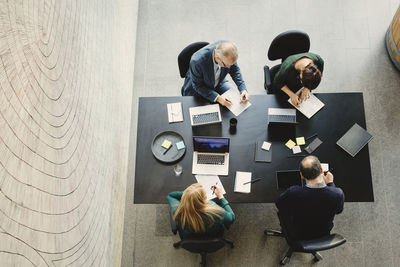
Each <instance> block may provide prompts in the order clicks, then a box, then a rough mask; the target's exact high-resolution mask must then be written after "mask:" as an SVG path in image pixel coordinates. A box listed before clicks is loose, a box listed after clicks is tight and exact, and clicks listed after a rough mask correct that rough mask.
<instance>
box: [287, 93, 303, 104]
mask: <svg viewBox="0 0 400 267" xmlns="http://www.w3.org/2000/svg"><path fill="white" fill-rule="evenodd" d="M290 101H291V102H292V104H293V105H294V106H296V107H299V106H300V103H301V102H300V99H299V97H298V96H297V95H296V94H295V93H291V94H290Z"/></svg>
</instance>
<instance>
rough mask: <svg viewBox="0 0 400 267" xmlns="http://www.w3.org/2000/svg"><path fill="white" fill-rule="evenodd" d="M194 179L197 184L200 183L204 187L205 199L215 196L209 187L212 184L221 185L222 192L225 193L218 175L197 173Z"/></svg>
mask: <svg viewBox="0 0 400 267" xmlns="http://www.w3.org/2000/svg"><path fill="white" fill-rule="evenodd" d="M195 177H196V180H197V182H198V183H199V184H201V185H202V186H203V187H204V190H206V194H207V200H210V199H213V198H215V197H217V196H216V195H215V193H214V192H213V190H212V189H211V187H212V186H213V185H218V186H220V187H222V194H224V195H225V193H226V192H225V189H224V186H223V185H222V183H221V180H220V179H219V177H218V175H201V174H197V175H195Z"/></svg>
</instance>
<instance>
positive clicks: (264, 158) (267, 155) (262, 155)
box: [254, 141, 272, 162]
mask: <svg viewBox="0 0 400 267" xmlns="http://www.w3.org/2000/svg"><path fill="white" fill-rule="evenodd" d="M263 143H264V141H258V142H256V147H255V150H254V160H255V161H256V162H271V161H272V149H271V148H269V150H268V151H267V150H264V149H262V148H261V147H262V145H263Z"/></svg>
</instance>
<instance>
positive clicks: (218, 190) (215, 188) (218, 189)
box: [212, 185, 224, 199]
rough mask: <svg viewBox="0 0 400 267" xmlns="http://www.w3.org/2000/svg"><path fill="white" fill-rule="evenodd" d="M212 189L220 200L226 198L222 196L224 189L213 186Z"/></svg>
mask: <svg viewBox="0 0 400 267" xmlns="http://www.w3.org/2000/svg"><path fill="white" fill-rule="evenodd" d="M212 189H213V190H214V193H215V195H216V196H217V198H218V199H221V198H223V197H224V194H222V187H220V186H219V185H213V186H212Z"/></svg>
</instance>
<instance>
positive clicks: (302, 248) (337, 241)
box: [294, 234, 346, 253]
mask: <svg viewBox="0 0 400 267" xmlns="http://www.w3.org/2000/svg"><path fill="white" fill-rule="evenodd" d="M294 243H295V244H294V246H295V248H294V249H295V250H296V251H299V252H307V253H312V252H316V251H322V250H327V249H331V248H335V247H338V246H340V245H342V244H344V243H346V239H345V238H344V237H343V236H341V235H339V234H330V235H326V236H323V237H321V238H318V239H312V240H300V241H295V242H294Z"/></svg>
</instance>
